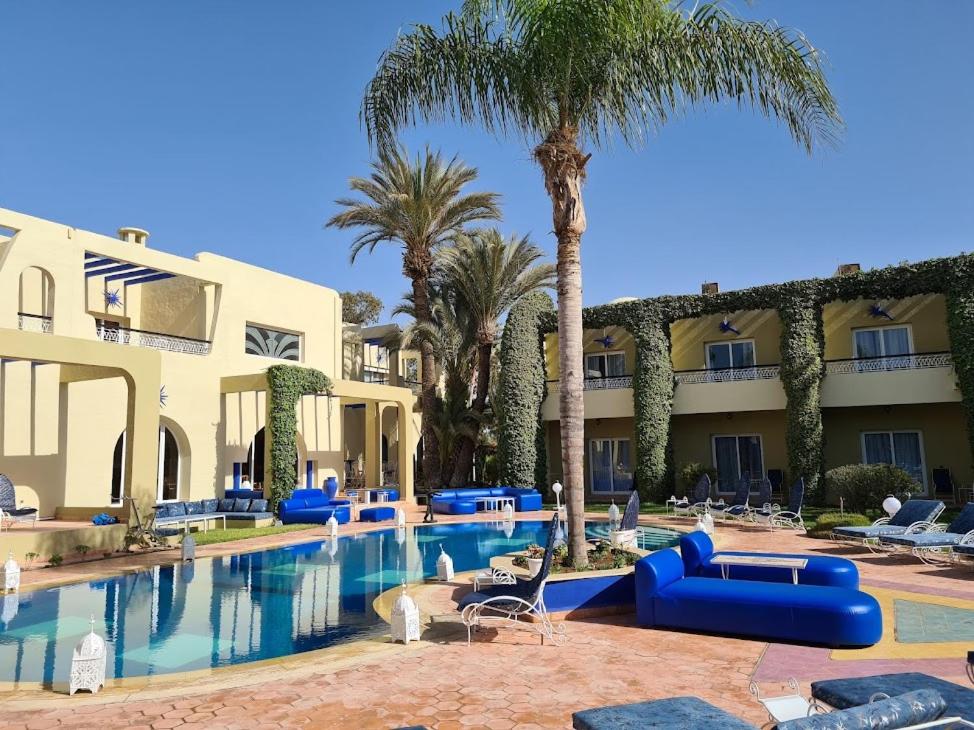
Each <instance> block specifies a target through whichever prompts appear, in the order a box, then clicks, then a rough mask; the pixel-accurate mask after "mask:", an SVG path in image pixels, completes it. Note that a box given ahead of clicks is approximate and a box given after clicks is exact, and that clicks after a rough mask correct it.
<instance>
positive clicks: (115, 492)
mask: <svg viewBox="0 0 974 730" xmlns="http://www.w3.org/2000/svg"><path fill="white" fill-rule="evenodd" d="M123 489H125V431H122V433H121V434H119V436H118V440H117V441H116V442H115V451H114V453H113V454H112V504H121V503H122V490H123Z"/></svg>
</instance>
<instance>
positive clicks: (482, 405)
mask: <svg viewBox="0 0 974 730" xmlns="http://www.w3.org/2000/svg"><path fill="white" fill-rule="evenodd" d="M493 348H494V344H493V338H491V341H490V342H487V343H481V344H480V345H479V346H478V347H477V394H476V395H475V396H474V399H473V405H472V406H471V410H472V411H473V412H474V413H475V414H476V415H477V416H482V415H483V414H484V411H485V410H486V408H487V391H488V390H489V389H490V356H491V352H492V351H493ZM474 428H475V429H476V430H475V436H474V437H473V438H471V437H470V436H463V437H462V438H461V440H460V449H459V450H458V452H457V459H456V465H455V466H454V467H453V476H452V478H451V479H450V487H452V488H453V489H456V488H457V487H460V486H463V483H464V482H465V481H466V480H467V475H468V474H470V469H471V467H472V466H473V456H474V451H476V449H477V441H478V438H477V435H479V434H480V421H477V422H476V423H475V424H474Z"/></svg>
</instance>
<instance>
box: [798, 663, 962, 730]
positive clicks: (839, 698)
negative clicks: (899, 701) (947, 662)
mask: <svg viewBox="0 0 974 730" xmlns="http://www.w3.org/2000/svg"><path fill="white" fill-rule="evenodd" d="M918 689H925V690H933V691H935V692H936V693H937V694H939V695H940V696H941V697H942V698H943V699H944V702H946V705H947V706H946V709H945V710H944V712H943V714H944V715H946V716H947V717H963V718H964V719H966V720H974V690H972V689H970V688H969V687H963V686H961V685H959V684H954V683H953V682H948V681H947V680H945V679H940V678H939V677H932V676H930V675H929V674H923V673H921V672H901V673H896V674H874V675H871V676H868V677H849V678H845V679H823V680H820V681H818V682H812V697H814V698H815V699H817V700H819V701H821V702H824V703H825V704H827V705H830V706H832V707H835V708H836V709H840V710H844V709H846V708H849V707H855V706H857V705H864V704H866V703H867V702H869V698H870V697H872V696H873V695H875V694H876V693H877V692H882V693H883V694H887V695H889V696H890V697H895V696H897V695H902V694H905V693H907V692H912V691H913V690H918Z"/></svg>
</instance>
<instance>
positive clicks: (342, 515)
mask: <svg viewBox="0 0 974 730" xmlns="http://www.w3.org/2000/svg"><path fill="white" fill-rule="evenodd" d="M333 514H334V515H335V519H336V520H337V521H338V524H340V525H344V524H346V523H348V522H350V521H351V519H352V512H351V508H350V507H347V506H339V507H303V508H293V509H288V510H287V511H286V512H282V513H281V522H283V523H284V524H285V525H291V524H299V523H300V524H312V525H323V524H325V523H326V522H328V518H329V517H331V516H332V515H333Z"/></svg>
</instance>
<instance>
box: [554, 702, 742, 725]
mask: <svg viewBox="0 0 974 730" xmlns="http://www.w3.org/2000/svg"><path fill="white" fill-rule="evenodd" d="M572 727H573V728H574V729H575V730H643V728H670V729H671V730H686V729H687V728H720V729H721V730H754V725H751V724H750V723H748V722H744V721H743V720H741V719H739V718H737V717H734V716H733V715H731V714H730V713H728V712H725V711H724V710H722V709H720V708H719V707H715V706H714V705H711V704H710V703H709V702H704V701H703V700H701V699H700V698H699V697H668V698H667V699H665V700H653V701H652V702H633V703H632V704H628V705H612V706H610V707H596V708H594V709H591V710H581V711H580V712H575V713H573V714H572Z"/></svg>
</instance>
